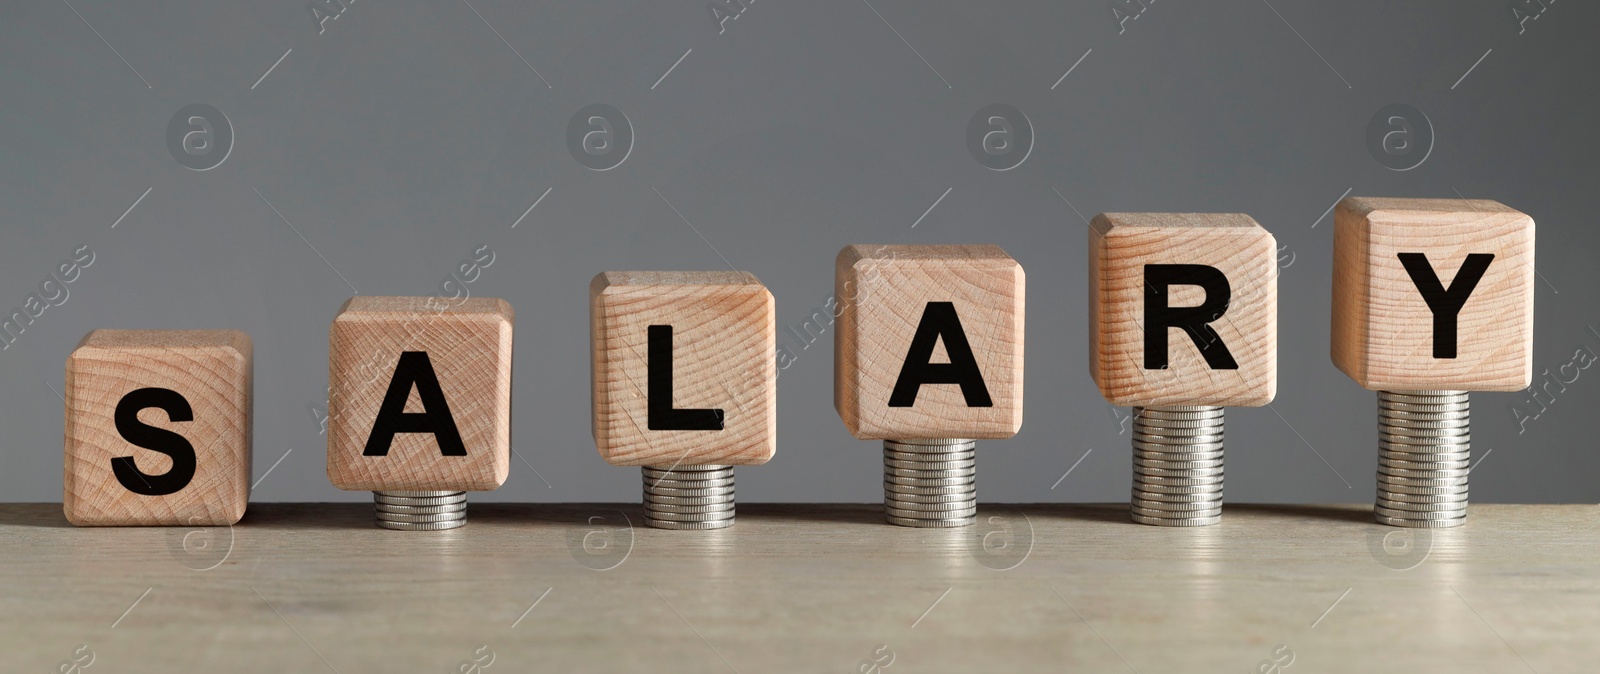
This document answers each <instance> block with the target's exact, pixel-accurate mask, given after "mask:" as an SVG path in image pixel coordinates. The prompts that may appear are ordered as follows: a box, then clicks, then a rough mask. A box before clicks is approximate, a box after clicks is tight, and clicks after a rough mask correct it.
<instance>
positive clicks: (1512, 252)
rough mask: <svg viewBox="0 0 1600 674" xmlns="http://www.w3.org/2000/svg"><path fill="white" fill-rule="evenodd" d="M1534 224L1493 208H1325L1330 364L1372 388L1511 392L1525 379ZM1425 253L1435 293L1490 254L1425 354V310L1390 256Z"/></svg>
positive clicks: (1438, 202)
mask: <svg viewBox="0 0 1600 674" xmlns="http://www.w3.org/2000/svg"><path fill="white" fill-rule="evenodd" d="M1533 245H1534V226H1533V218H1531V217H1528V216H1527V215H1526V214H1523V213H1520V212H1518V211H1516V210H1513V209H1511V208H1508V207H1506V206H1505V205H1503V204H1500V203H1497V202H1494V201H1483V200H1461V199H1388V198H1369V197H1349V198H1347V199H1344V200H1343V201H1340V202H1339V204H1338V207H1337V208H1335V209H1334V233H1333V320H1332V332H1333V339H1332V345H1331V347H1332V348H1331V352H1332V356H1333V362H1334V364H1335V365H1337V366H1338V367H1339V369H1340V370H1343V371H1344V373H1345V374H1347V375H1349V376H1350V378H1352V379H1354V380H1356V381H1357V382H1358V383H1360V384H1361V385H1362V386H1364V387H1366V388H1368V389H1372V390H1374V391H1377V390H1418V389H1422V390H1435V389H1437V390H1469V391H1520V390H1522V389H1525V388H1527V387H1528V385H1529V384H1530V383H1531V382H1532V378H1533V296H1534V259H1533ZM1399 253H1425V254H1426V255H1427V258H1428V262H1429V263H1430V264H1431V265H1432V266H1433V269H1434V273H1436V274H1437V275H1438V278H1439V281H1440V283H1441V284H1443V286H1444V287H1446V288H1448V287H1450V284H1451V282H1452V281H1453V280H1454V279H1455V275H1456V272H1457V271H1458V270H1459V269H1461V266H1462V263H1463V262H1464V261H1465V260H1466V257H1467V255H1469V254H1473V253H1489V254H1493V255H1494V260H1493V261H1492V262H1490V264H1489V267H1488V269H1487V270H1486V271H1485V272H1484V275H1483V278H1482V279H1481V280H1480V281H1479V282H1478V285H1477V288H1476V289H1475V290H1473V292H1472V294H1471V296H1470V297H1468V299H1467V302H1466V304H1465V305H1464V306H1463V307H1462V308H1461V311H1460V313H1459V314H1458V315H1457V331H1458V332H1457V335H1458V341H1457V353H1456V357H1455V358H1434V357H1433V344H1434V340H1433V313H1432V312H1431V311H1430V310H1429V308H1428V305H1427V303H1426V301H1425V300H1424V299H1423V297H1422V294H1421V292H1420V291H1418V290H1417V286H1416V284H1415V283H1414V282H1413V281H1412V280H1411V277H1410V276H1409V275H1408V274H1407V272H1406V270H1405V268H1404V267H1403V266H1402V265H1401V263H1400V260H1399V258H1398V254H1399Z"/></svg>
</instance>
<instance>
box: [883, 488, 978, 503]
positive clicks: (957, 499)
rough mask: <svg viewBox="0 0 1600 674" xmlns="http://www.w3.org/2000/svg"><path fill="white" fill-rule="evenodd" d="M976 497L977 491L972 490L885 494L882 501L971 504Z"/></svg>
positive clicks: (975, 500)
mask: <svg viewBox="0 0 1600 674" xmlns="http://www.w3.org/2000/svg"><path fill="white" fill-rule="evenodd" d="M977 499H978V493H977V492H975V491H974V492H968V493H966V494H932V495H922V494H885V495H884V497H883V500H884V502H889V501H894V502H895V503H966V504H968V505H971V504H972V503H975V502H977Z"/></svg>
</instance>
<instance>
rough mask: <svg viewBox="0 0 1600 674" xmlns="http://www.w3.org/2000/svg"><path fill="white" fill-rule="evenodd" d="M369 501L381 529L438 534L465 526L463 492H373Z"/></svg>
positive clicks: (465, 504) (465, 509) (465, 499)
mask: <svg viewBox="0 0 1600 674" xmlns="http://www.w3.org/2000/svg"><path fill="white" fill-rule="evenodd" d="M372 500H373V502H374V504H375V507H376V509H377V511H378V512H377V515H378V526H380V527H383V528H385V529H400V530H403V531H438V530H440V529H454V528H456V527H459V526H462V525H464V524H466V523H467V492H464V491H375V492H372Z"/></svg>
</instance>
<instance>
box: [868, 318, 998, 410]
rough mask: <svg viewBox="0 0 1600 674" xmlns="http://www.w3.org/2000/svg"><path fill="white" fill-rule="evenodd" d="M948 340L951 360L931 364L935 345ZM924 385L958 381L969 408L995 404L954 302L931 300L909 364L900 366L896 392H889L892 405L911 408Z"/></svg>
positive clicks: (920, 323) (955, 382)
mask: <svg viewBox="0 0 1600 674" xmlns="http://www.w3.org/2000/svg"><path fill="white" fill-rule="evenodd" d="M940 340H943V341H944V351H945V354H946V355H948V356H950V362H948V363H930V362H928V361H930V360H932V359H933V347H934V346H935V345H937V344H938V343H939V341H940ZM923 384H958V385H960V386H961V395H962V396H963V397H965V398H966V399H967V407H994V401H993V400H991V399H990V398H989V387H988V386H986V385H984V383H983V373H981V372H979V371H978V359H977V358H974V357H973V355H972V346H971V345H970V344H967V333H966V332H964V331H962V329H961V319H960V318H958V317H957V316H956V305H955V304H954V303H951V302H929V303H928V306H926V307H924V308H923V309H922V320H921V321H920V322H918V323H917V334H915V335H913V336H912V337H911V350H910V352H909V353H907V354H906V360H905V364H904V365H901V366H900V378H899V379H896V380H895V382H894V392H893V393H891V394H890V395H889V406H890V407H911V406H913V405H915V404H916V402H917V392H918V391H920V390H922V385H923Z"/></svg>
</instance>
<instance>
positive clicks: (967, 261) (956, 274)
mask: <svg viewBox="0 0 1600 674" xmlns="http://www.w3.org/2000/svg"><path fill="white" fill-rule="evenodd" d="M1026 286H1027V279H1026V277H1025V276H1024V274H1023V271H1022V265H1020V264H1017V261H1016V260H1013V259H1011V256H1010V255H1007V254H1006V252H1005V251H1004V250H1001V249H1000V247H999V246H993V245H970V246H969V245H959V246H957V245H931V246H930V245H920V246H906V245H895V246H890V245H855V246H846V247H845V248H844V250H841V251H839V256H838V258H836V259H835V261H834V293H835V299H836V300H837V302H838V307H839V310H838V311H839V313H838V322H837V323H836V324H835V325H836V330H837V331H836V332H835V333H834V336H833V337H834V341H833V344H834V354H833V406H834V408H835V409H837V410H838V412H839V417H840V419H842V420H843V421H844V425H845V428H847V429H849V431H850V434H851V435H854V436H855V437H857V438H860V439H862V440H916V439H970V440H981V439H999V438H1009V437H1011V436H1013V435H1016V434H1017V431H1018V430H1021V428H1022V347H1023V339H1022V336H1023V319H1024V306H1025V302H1026V296H1025V290H1026Z"/></svg>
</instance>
